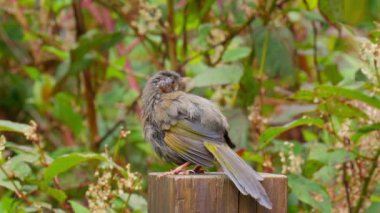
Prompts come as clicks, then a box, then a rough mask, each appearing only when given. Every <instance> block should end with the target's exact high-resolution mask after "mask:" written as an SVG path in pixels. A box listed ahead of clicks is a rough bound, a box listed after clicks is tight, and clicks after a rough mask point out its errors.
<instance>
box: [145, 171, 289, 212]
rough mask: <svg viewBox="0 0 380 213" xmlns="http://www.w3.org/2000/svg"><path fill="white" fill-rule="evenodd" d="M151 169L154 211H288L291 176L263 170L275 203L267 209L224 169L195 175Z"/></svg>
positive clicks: (150, 204)
mask: <svg viewBox="0 0 380 213" xmlns="http://www.w3.org/2000/svg"><path fill="white" fill-rule="evenodd" d="M160 174H162V173H150V174H149V178H148V210H149V212H150V213H186V212H198V213H203V212H205V213H212V212H215V213H223V212H225V213H234V212H237V213H248V212H249V213H251V212H260V213H261V212H276V213H285V212H287V194H288V192H287V177H286V176H285V175H278V174H269V173H261V175H262V176H263V177H264V181H262V184H263V186H264V188H265V190H266V192H267V193H268V196H269V198H270V200H271V201H272V203H273V208H272V210H267V209H265V208H264V207H262V206H260V205H259V204H257V203H256V201H255V200H254V199H253V198H251V197H249V196H245V195H242V194H241V193H240V192H239V191H238V190H237V188H236V187H235V185H234V184H233V183H232V182H231V181H230V180H229V179H228V177H227V176H226V175H225V174H224V173H222V172H212V173H205V174H195V175H168V176H163V177H160Z"/></svg>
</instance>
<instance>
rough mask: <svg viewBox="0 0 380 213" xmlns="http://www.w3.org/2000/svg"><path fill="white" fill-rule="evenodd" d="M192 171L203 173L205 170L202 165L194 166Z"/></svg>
mask: <svg viewBox="0 0 380 213" xmlns="http://www.w3.org/2000/svg"><path fill="white" fill-rule="evenodd" d="M192 172H193V173H194V174H204V173H205V170H204V169H203V168H202V166H199V165H198V166H196V167H195V168H194V169H193V170H192Z"/></svg>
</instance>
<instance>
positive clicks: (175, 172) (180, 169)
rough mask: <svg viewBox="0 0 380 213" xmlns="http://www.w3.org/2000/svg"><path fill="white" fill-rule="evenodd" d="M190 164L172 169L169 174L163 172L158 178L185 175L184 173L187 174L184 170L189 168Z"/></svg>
mask: <svg viewBox="0 0 380 213" xmlns="http://www.w3.org/2000/svg"><path fill="white" fill-rule="evenodd" d="M190 164H191V163H190V162H186V163H184V164H182V165H180V166H178V167H177V168H175V169H173V170H172V171H169V172H165V173H163V174H161V175H160V177H163V176H166V175H178V174H181V175H182V174H185V173H184V172H187V171H186V170H185V169H186V168H187V167H188V166H190Z"/></svg>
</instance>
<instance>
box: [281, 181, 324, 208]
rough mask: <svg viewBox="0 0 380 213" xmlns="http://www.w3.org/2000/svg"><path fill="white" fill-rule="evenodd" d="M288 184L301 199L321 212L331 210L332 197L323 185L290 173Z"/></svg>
mask: <svg viewBox="0 0 380 213" xmlns="http://www.w3.org/2000/svg"><path fill="white" fill-rule="evenodd" d="M288 184H289V187H290V188H291V189H292V193H294V194H295V195H296V196H297V197H298V199H299V200H300V201H302V202H304V203H307V204H309V205H311V206H312V207H314V208H316V209H318V210H319V211H321V212H331V199H330V197H329V195H328V194H327V192H326V190H325V189H324V188H323V187H322V186H321V185H319V184H317V183H315V182H313V181H311V180H308V179H306V178H304V177H302V176H299V175H294V174H290V175H288Z"/></svg>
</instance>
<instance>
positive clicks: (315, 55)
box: [303, 0, 322, 83]
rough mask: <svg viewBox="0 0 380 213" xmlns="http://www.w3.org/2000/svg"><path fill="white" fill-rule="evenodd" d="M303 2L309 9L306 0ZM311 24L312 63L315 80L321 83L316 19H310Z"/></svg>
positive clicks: (308, 8)
mask: <svg viewBox="0 0 380 213" xmlns="http://www.w3.org/2000/svg"><path fill="white" fill-rule="evenodd" d="M303 3H304V4H305V5H306V8H307V10H309V11H311V8H310V5H309V3H308V2H307V1H306V0H303ZM311 24H312V26H313V63H314V69H315V72H316V73H315V74H316V76H317V80H318V82H319V83H322V78H321V70H320V68H319V66H318V52H317V51H318V50H317V43H318V29H317V23H316V21H311Z"/></svg>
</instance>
